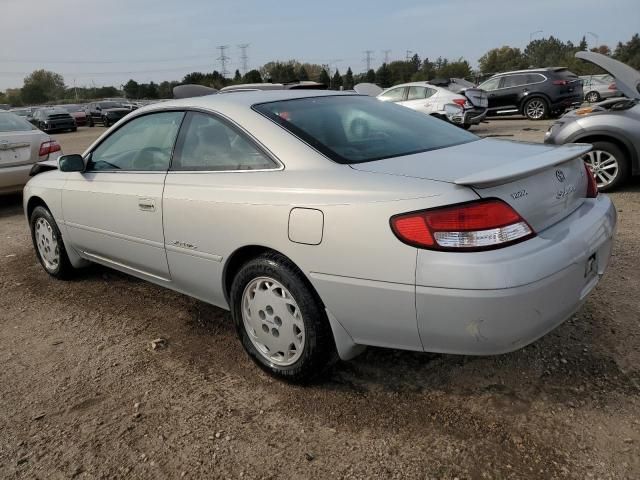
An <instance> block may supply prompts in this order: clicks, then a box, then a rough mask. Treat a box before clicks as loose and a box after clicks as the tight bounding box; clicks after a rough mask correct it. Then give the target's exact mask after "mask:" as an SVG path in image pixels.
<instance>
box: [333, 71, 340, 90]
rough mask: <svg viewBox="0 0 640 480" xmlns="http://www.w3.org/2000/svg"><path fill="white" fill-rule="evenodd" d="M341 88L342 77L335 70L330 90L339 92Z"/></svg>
mask: <svg viewBox="0 0 640 480" xmlns="http://www.w3.org/2000/svg"><path fill="white" fill-rule="evenodd" d="M341 86H342V75H340V71H339V70H338V69H337V68H336V73H334V74H333V78H332V79H331V90H340V87H341Z"/></svg>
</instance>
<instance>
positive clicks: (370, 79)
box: [364, 68, 376, 83]
mask: <svg viewBox="0 0 640 480" xmlns="http://www.w3.org/2000/svg"><path fill="white" fill-rule="evenodd" d="M364 81H365V82H367V83H376V72H375V70H374V69H373V68H371V69H369V70H368V71H367V73H366V75H365V78H364Z"/></svg>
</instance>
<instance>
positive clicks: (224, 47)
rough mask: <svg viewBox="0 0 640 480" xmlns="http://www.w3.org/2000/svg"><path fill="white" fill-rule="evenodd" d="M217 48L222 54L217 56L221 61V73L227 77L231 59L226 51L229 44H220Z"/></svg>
mask: <svg viewBox="0 0 640 480" xmlns="http://www.w3.org/2000/svg"><path fill="white" fill-rule="evenodd" d="M216 48H217V49H218V50H220V56H219V57H218V58H217V60H218V61H219V62H220V75H222V76H223V77H226V76H227V75H229V71H228V70H227V62H228V61H229V57H227V56H226V55H225V53H224V52H225V51H226V50H227V49H228V48H229V45H218V46H217V47H216Z"/></svg>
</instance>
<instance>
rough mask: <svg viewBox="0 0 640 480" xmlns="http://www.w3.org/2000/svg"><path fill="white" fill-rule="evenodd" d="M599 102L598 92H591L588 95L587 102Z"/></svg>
mask: <svg viewBox="0 0 640 480" xmlns="http://www.w3.org/2000/svg"><path fill="white" fill-rule="evenodd" d="M598 100H599V95H598V92H589V93H588V94H587V102H589V103H596V102H597V101H598Z"/></svg>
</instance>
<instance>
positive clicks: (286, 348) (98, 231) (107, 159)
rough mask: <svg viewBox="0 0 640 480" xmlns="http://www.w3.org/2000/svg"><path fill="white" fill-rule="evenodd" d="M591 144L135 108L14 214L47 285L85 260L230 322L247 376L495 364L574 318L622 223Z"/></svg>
mask: <svg viewBox="0 0 640 480" xmlns="http://www.w3.org/2000/svg"><path fill="white" fill-rule="evenodd" d="M589 148H590V147H589V146H585V145H579V144H570V145H564V146H548V145H535V144H527V143H518V142H512V141H504V140H496V139H480V138H478V137H476V136H475V135H473V134H471V133H468V132H465V131H463V130H461V129H460V128H458V127H455V126H452V125H449V124H447V123H446V122H443V121H441V120H437V119H433V118H429V117H427V116H425V115H423V114H421V113H419V112H414V111H412V110H410V109H407V108H404V107H401V106H396V105H393V104H390V103H383V102H380V101H378V100H376V99H373V98H369V97H365V96H359V95H352V94H339V93H336V92H310V91H266V92H265V91H262V92H241V93H232V94H224V95H221V94H218V95H211V96H206V97H199V98H193V99H184V100H175V101H169V102H165V103H161V104H157V105H152V106H149V107H146V108H142V109H140V110H137V111H135V112H132V113H131V114H130V115H128V116H127V117H126V118H124V119H123V120H121V121H120V122H118V123H117V124H116V125H115V126H113V127H112V128H111V129H110V130H108V131H107V132H106V133H105V134H103V135H102V136H101V137H100V138H99V139H98V140H97V141H96V142H95V143H94V144H93V145H91V146H90V147H89V149H88V150H87V151H86V152H85V153H84V155H82V156H80V155H66V156H63V157H61V158H60V159H59V161H58V163H57V164H56V165H51V166H50V167H49V168H51V170H50V171H44V172H42V173H39V174H37V175H35V176H34V178H32V179H31V181H30V182H29V183H28V185H27V186H26V188H25V190H24V197H25V198H24V200H25V201H24V206H25V213H26V216H27V218H28V221H29V224H30V226H31V231H32V236H33V243H34V246H35V251H36V254H37V257H38V259H39V261H40V262H41V263H42V266H43V267H44V269H45V270H46V271H47V273H49V274H50V275H52V276H54V277H60V278H63V277H67V276H69V275H70V274H72V273H73V271H74V270H76V269H78V268H80V267H82V266H84V265H86V264H87V263H89V262H95V263H99V264H102V265H106V266H108V267H111V268H114V269H117V270H120V271H122V272H125V273H128V274H131V275H134V276H136V277H140V278H143V279H146V280H149V281H151V282H153V283H156V284H158V285H162V286H165V287H168V288H171V289H174V290H177V291H179V292H183V293H185V294H187V295H190V296H193V297H196V298H198V299H201V300H203V301H205V302H208V303H211V304H213V305H217V306H219V307H221V308H224V309H229V310H231V314H232V318H233V320H234V322H235V326H236V328H237V332H238V335H239V338H240V340H241V343H242V345H243V346H244V348H245V349H246V351H247V352H248V354H249V355H250V356H251V358H253V360H254V361H255V362H257V363H258V365H260V366H261V367H263V368H264V369H266V370H267V371H269V372H271V373H273V374H275V375H278V376H281V377H283V378H287V379H290V380H304V379H307V378H310V377H311V376H313V375H315V374H317V373H318V372H321V371H322V370H323V369H324V368H325V367H326V366H327V365H329V364H331V363H332V360H333V359H334V358H336V354H337V355H338V356H339V357H340V358H342V359H343V360H347V359H350V358H352V357H354V356H355V355H357V354H358V353H359V352H360V351H362V349H364V347H365V346H367V345H375V346H382V347H390V348H397V349H405V350H416V351H429V352H446V353H456V354H467V355H487V354H498V353H503V352H508V351H512V350H516V349H518V348H521V347H522V346H524V345H526V344H528V343H530V342H532V341H534V340H536V339H538V338H539V337H541V336H542V335H544V334H545V333H547V332H549V331H550V330H552V329H553V328H555V327H556V326H558V325H559V324H560V323H562V322H563V321H564V320H565V319H566V318H568V317H569V316H571V315H572V313H573V312H575V311H576V310H577V309H578V308H579V307H580V305H581V304H582V303H583V302H584V301H585V298H586V297H587V295H588V294H589V292H590V291H591V290H592V289H593V288H594V286H595V285H596V284H597V283H598V281H599V279H600V278H601V276H602V275H603V273H604V271H605V269H606V267H607V264H608V262H609V256H610V253H611V247H612V242H613V236H614V232H615V226H616V213H615V209H614V207H613V205H612V203H611V201H610V200H609V198H608V197H607V196H605V195H598V192H597V189H596V186H595V183H594V180H593V177H592V176H591V174H590V173H589V170H588V169H587V168H585V165H584V163H583V161H582V160H581V159H580V157H581V156H582V155H583V154H584V153H585V152H586V151H588V149H589ZM56 167H57V168H56ZM46 169H47V166H41V168H39V169H38V170H46Z"/></svg>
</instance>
